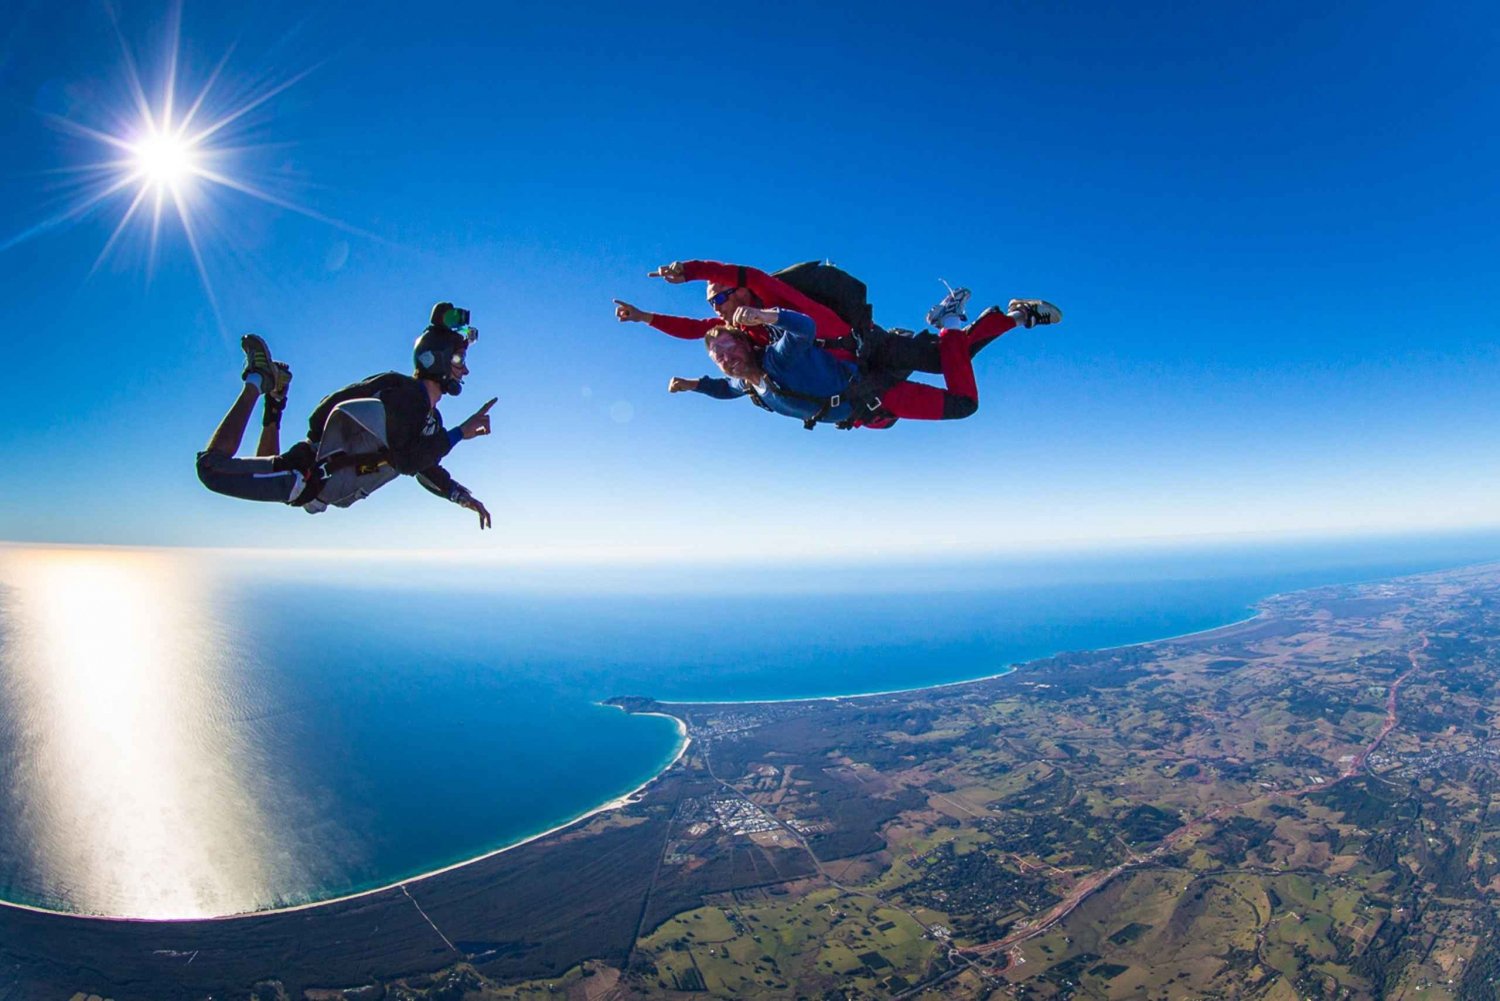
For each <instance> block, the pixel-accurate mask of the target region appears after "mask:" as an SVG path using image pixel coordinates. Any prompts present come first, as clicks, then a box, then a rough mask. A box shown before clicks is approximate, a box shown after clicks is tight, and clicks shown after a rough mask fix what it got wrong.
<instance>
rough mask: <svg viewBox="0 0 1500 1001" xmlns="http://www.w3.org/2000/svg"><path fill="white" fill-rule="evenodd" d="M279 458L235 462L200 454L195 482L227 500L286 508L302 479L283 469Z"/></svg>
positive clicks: (215, 454)
mask: <svg viewBox="0 0 1500 1001" xmlns="http://www.w3.org/2000/svg"><path fill="white" fill-rule="evenodd" d="M279 458H280V457H279V456H267V457H264V458H253V459H237V458H235V457H234V456H232V455H225V454H224V453H223V452H199V453H198V481H199V482H200V483H202V484H203V485H204V486H205V487H207V488H208V489H210V490H212V491H213V492H214V493H216V494H223V495H225V496H226V497H238V498H239V499H240V500H251V501H271V502H274V503H278V504H285V503H287V502H288V501H289V500H290V499H291V496H292V493H293V491H295V490H296V489H297V487H298V484H299V483H300V482H301V480H302V477H301V476H300V475H299V474H298V473H297V472H296V471H295V470H291V469H287V468H284V463H282V462H280V461H278V460H279ZM278 467H282V468H278Z"/></svg>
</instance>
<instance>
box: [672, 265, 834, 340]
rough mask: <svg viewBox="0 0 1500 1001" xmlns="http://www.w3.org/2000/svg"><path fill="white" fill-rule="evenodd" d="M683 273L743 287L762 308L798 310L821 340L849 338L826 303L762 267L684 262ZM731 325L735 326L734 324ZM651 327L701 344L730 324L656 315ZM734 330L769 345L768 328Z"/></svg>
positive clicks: (694, 278) (691, 278)
mask: <svg viewBox="0 0 1500 1001" xmlns="http://www.w3.org/2000/svg"><path fill="white" fill-rule="evenodd" d="M682 274H683V276H684V277H685V278H686V279H687V280H688V281H690V282H700V281H701V282H717V283H719V284H720V285H728V286H730V287H732V288H738V287H739V286H740V285H741V284H743V285H744V287H745V288H747V289H749V290H750V294H751V295H753V296H755V297H756V298H757V299H759V300H760V304H761V305H762V306H765V307H767V308H774V309H795V310H796V311H797V312H799V313H805V314H806V315H808V316H810V317H812V321H813V325H814V326H815V327H816V328H817V337H818V339H819V340H838V339H840V338H843V337H848V336H849V324H847V323H845V322H844V321H843V320H841V319H840V318H839V315H838V314H837V313H835V312H834V311H833V310H831V309H829V308H828V307H827V306H825V305H823V304H822V303H819V302H814V301H813V300H811V299H809V298H808V297H807V296H805V295H803V294H802V293H801V292H798V291H797V290H796V289H794V288H792V287H791V286H790V285H788V284H787V283H786V282H784V281H782V280H781V279H780V278H775V277H772V276H771V275H768V274H766V273H765V272H764V271H762V270H760V269H759V268H742V267H740V266H739V265H738V264H720V263H719V262H718V261H684V262H683V263H682ZM741 274H743V275H744V278H743V281H742V280H741V278H740V275H741ZM728 325H729V326H733V324H728ZM651 326H653V327H655V328H656V329H657V330H660V331H661V332H662V333H664V334H671V335H672V336H673V337H680V338H682V339H683V340H685V341H701V340H702V339H703V335H704V334H706V333H708V332H709V331H710V330H712V329H713V328H714V327H722V326H726V324H725V323H724V321H723V320H721V319H719V318H718V317H717V316H716V317H713V318H712V319H707V320H693V319H689V318H688V317H686V316H662V315H660V314H653V315H652V317H651ZM734 329H736V330H738V331H740V332H742V333H743V334H744V335H745V336H746V337H748V338H749V339H750V342H751V343H752V344H754V345H755V346H756V347H761V348H763V347H765V346H766V345H767V344H768V343H769V339H768V335H767V334H766V328H765V327H735V328H734ZM827 350H828V352H829V353H830V354H833V355H834V356H836V357H839V358H847V359H852V358H853V357H854V355H853V353H852V352H849V351H847V350H844V349H842V348H828V349H827Z"/></svg>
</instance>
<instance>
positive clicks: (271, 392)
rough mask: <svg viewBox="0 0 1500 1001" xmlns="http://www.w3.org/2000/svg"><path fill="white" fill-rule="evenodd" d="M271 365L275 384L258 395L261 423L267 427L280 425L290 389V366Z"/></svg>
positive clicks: (278, 363)
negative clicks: (274, 372) (273, 366)
mask: <svg viewBox="0 0 1500 1001" xmlns="http://www.w3.org/2000/svg"><path fill="white" fill-rule="evenodd" d="M272 364H273V365H275V366H276V383H275V384H274V385H273V386H271V388H269V389H266V390H264V391H263V392H262V393H261V394H260V405H261V411H262V413H261V423H262V424H265V425H267V426H269V425H272V424H280V423H281V413H282V411H284V410H285V409H286V394H287V390H289V389H291V388H292V366H290V365H288V364H287V363H286V362H284V361H278V362H272Z"/></svg>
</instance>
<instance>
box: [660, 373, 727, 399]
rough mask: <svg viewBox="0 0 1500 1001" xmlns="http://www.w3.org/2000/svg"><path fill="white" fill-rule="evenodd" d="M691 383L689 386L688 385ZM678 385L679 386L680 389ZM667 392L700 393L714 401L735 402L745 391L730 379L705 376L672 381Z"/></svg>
mask: <svg viewBox="0 0 1500 1001" xmlns="http://www.w3.org/2000/svg"><path fill="white" fill-rule="evenodd" d="M688 383H691V385H688ZM678 384H681V385H680V387H679V385H678ZM667 389H668V391H669V392H673V393H681V392H688V391H691V392H694V393H702V394H703V395H704V396H712V397H713V398H714V399H716V400H737V399H739V398H740V397H741V396H744V395H745V390H744V389H743V388H742V387H741V386H739V385H736V383H735V381H734V380H732V379H715V378H714V377H713V376H708V375H705V376H704V377H703V378H701V379H682V378H676V379H673V380H672V385H669V386H668V387H667Z"/></svg>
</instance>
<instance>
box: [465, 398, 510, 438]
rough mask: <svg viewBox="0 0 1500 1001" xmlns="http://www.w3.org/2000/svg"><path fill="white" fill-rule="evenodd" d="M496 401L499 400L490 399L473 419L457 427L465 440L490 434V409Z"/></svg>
mask: <svg viewBox="0 0 1500 1001" xmlns="http://www.w3.org/2000/svg"><path fill="white" fill-rule="evenodd" d="M498 399H500V397H498V396H492V397H490V402H488V403H486V404H485V405H484V406H482V407H480V408H479V410H478V412H477V413H475V414H474V416H473V417H470V418H469V419H468V420H466V421H464V422H463V423H462V424H460V425H459V426H458V429H459V431H461V432H462V433H463V436H464V437H465V438H477V437H479V436H480V435H482V434H489V433H490V407H493V406H494V405H495V401H496V400H498Z"/></svg>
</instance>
